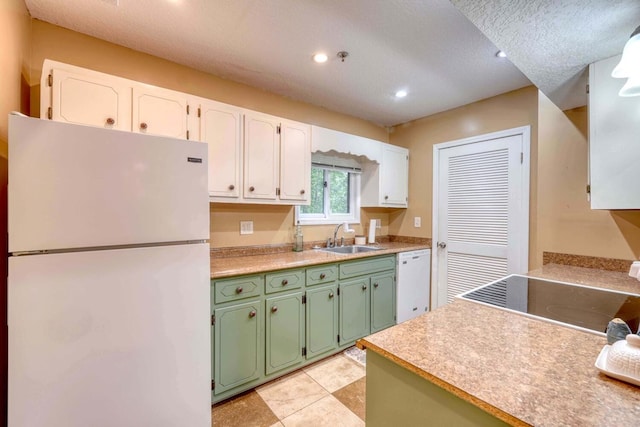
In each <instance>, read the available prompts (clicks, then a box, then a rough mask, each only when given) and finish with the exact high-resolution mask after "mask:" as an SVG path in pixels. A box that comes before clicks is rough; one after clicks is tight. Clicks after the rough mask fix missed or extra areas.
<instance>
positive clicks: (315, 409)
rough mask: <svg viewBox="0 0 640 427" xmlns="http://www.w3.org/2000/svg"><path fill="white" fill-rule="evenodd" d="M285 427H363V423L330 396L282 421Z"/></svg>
mask: <svg viewBox="0 0 640 427" xmlns="http://www.w3.org/2000/svg"><path fill="white" fill-rule="evenodd" d="M282 424H284V426H285V427H297V426H302V427H309V426H313V427H324V426H326V427H363V426H364V421H362V420H361V419H360V418H358V417H357V416H356V414H354V413H353V412H351V411H350V410H349V409H347V407H346V406H344V405H343V404H342V403H340V401H338V399H336V398H335V397H333V396H332V395H328V396H326V397H323V398H322V399H320V400H319V401H317V402H315V403H313V404H312V405H309V406H307V407H306V408H304V409H302V410H300V411H298V412H296V413H295V414H293V415H290V416H288V417H287V418H285V419H284V420H282Z"/></svg>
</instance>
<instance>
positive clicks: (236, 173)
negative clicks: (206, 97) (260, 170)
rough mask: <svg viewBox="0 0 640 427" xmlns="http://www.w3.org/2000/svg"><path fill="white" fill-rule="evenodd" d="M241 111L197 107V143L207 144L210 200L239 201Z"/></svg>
mask: <svg viewBox="0 0 640 427" xmlns="http://www.w3.org/2000/svg"><path fill="white" fill-rule="evenodd" d="M241 132H242V110H240V109H239V108H235V107H233V106H231V105H227V104H221V103H218V102H212V101H203V102H202V103H201V105H200V136H199V138H200V141H202V142H206V143H207V144H209V196H211V197H225V198H229V199H231V200H229V201H232V199H237V198H238V197H240V176H241V175H240V171H241V167H242V139H241V135H242V134H241Z"/></svg>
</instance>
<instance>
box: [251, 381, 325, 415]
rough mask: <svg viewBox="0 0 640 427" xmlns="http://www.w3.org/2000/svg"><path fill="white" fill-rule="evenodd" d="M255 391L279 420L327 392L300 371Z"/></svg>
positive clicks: (320, 397)
mask: <svg viewBox="0 0 640 427" xmlns="http://www.w3.org/2000/svg"><path fill="white" fill-rule="evenodd" d="M256 392H257V393H258V394H259V395H260V397H262V399H263V400H264V401H265V403H266V404H267V405H268V406H269V408H271V410H272V411H273V413H274V414H276V415H277V417H278V418H279V419H280V420H282V419H283V418H285V417H287V416H289V415H291V414H293V413H294V412H296V411H299V410H300V409H302V408H304V407H306V406H309V405H310V404H312V403H313V402H316V401H318V400H320V399H322V398H323V397H325V396H327V395H328V394H329V393H328V392H327V391H326V390H325V389H323V388H322V387H320V386H319V385H318V383H316V382H315V381H314V380H313V379H311V377H310V376H309V375H307V374H306V373H304V372H302V371H298V372H296V373H294V374H293V375H288V376H286V377H283V378H281V379H279V380H276V381H273V382H270V383H268V384H265V385H263V386H260V387H258V388H257V389H256Z"/></svg>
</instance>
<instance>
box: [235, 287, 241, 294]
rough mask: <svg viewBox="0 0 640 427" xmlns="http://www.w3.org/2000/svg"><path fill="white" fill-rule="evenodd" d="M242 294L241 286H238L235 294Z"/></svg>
mask: <svg viewBox="0 0 640 427" xmlns="http://www.w3.org/2000/svg"><path fill="white" fill-rule="evenodd" d="M241 293H242V286H238V287H237V288H236V294H241Z"/></svg>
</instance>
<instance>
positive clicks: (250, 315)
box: [249, 310, 256, 319]
mask: <svg viewBox="0 0 640 427" xmlns="http://www.w3.org/2000/svg"><path fill="white" fill-rule="evenodd" d="M249 317H250V318H252V319H253V318H254V317H256V311H255V310H251V311H250V312H249Z"/></svg>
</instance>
